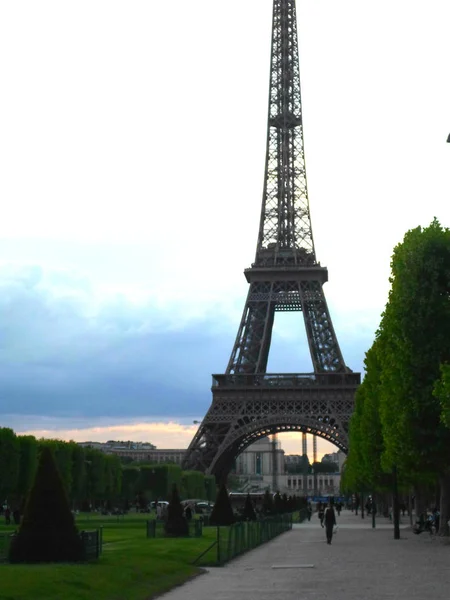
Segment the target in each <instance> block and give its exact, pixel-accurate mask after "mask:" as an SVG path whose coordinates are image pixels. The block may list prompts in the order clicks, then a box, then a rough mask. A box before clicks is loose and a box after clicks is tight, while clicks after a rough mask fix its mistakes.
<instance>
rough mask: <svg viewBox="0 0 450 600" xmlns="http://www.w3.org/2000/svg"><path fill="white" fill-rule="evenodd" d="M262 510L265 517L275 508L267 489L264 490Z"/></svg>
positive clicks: (272, 512)
mask: <svg viewBox="0 0 450 600" xmlns="http://www.w3.org/2000/svg"><path fill="white" fill-rule="evenodd" d="M262 510H263V513H264V515H265V516H266V517H269V516H271V515H273V514H274V510H275V508H274V504H273V496H272V494H271V493H270V492H269V490H266V491H265V492H264V498H263V505H262Z"/></svg>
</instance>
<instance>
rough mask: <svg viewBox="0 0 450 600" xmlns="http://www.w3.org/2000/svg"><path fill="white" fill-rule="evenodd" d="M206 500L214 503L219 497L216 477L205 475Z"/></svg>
mask: <svg viewBox="0 0 450 600" xmlns="http://www.w3.org/2000/svg"><path fill="white" fill-rule="evenodd" d="M204 483H205V498H206V500H208V502H212V501H213V500H214V498H215V497H216V495H217V484H216V478H215V477H214V475H205V477H204Z"/></svg>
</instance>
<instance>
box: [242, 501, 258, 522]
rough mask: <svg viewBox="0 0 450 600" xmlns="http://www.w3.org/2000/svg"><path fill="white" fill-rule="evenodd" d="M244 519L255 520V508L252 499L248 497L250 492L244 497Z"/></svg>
mask: <svg viewBox="0 0 450 600" xmlns="http://www.w3.org/2000/svg"><path fill="white" fill-rule="evenodd" d="M244 519H245V520H246V521H256V513H255V508H254V506H253V502H252V499H251V498H250V494H247V497H246V499H245V506H244Z"/></svg>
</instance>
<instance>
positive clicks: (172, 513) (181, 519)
mask: <svg viewBox="0 0 450 600" xmlns="http://www.w3.org/2000/svg"><path fill="white" fill-rule="evenodd" d="M164 527H165V531H166V534H167V535H170V536H173V537H183V536H188V535H189V523H188V522H187V519H186V518H185V516H184V514H183V507H182V506H181V502H180V496H179V495H178V489H177V486H176V485H175V484H174V486H173V488H172V495H171V497H170V501H169V506H168V509H167V520H166V522H165V526H164Z"/></svg>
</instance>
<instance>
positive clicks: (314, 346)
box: [184, 0, 360, 479]
mask: <svg viewBox="0 0 450 600" xmlns="http://www.w3.org/2000/svg"><path fill="white" fill-rule="evenodd" d="M271 54H272V56H271V71H270V93H269V114H268V128H267V129H268V133H267V155H266V168H265V178H264V191H263V200H262V208H261V219H260V226H259V233H258V242H257V247H256V256H255V260H254V262H253V264H252V266H251V267H250V268H248V269H246V270H245V277H246V279H247V281H248V283H249V284H250V285H249V291H248V296H247V300H246V303H245V308H244V312H243V315H242V319H241V323H240V326H239V330H238V334H237V337H236V341H235V344H234V347H233V350H232V352H231V357H230V360H229V362H228V366H227V369H226V373H225V374H224V375H215V376H213V387H212V392H213V402H212V405H211V407H210V409H209V410H208V413H207V414H206V416H205V418H204V419H203V421H202V423H201V425H200V427H199V429H198V431H197V434H196V435H195V437H194V439H193V440H192V442H191V444H190V446H189V448H188V451H187V453H186V456H185V460H184V466H185V468H191V469H198V470H202V471H205V472H208V473H213V474H215V475H216V477H217V478H218V479H222V478H224V477H225V476H226V475H227V473H228V471H229V470H230V468H231V466H232V464H233V461H234V459H235V457H236V456H237V455H238V454H239V453H240V452H242V451H243V450H244V449H245V448H246V447H247V446H248V445H249V444H251V443H252V442H254V441H256V439H258V438H259V437H261V436H265V435H269V434H273V433H279V432H282V431H292V430H295V431H302V432H308V433H311V434H315V435H319V436H322V437H325V438H326V439H328V440H330V441H331V442H333V443H334V444H335V445H336V446H338V447H339V448H341V449H342V450H344V451H347V448H348V423H349V419H350V416H351V413H352V411H353V402H354V393H355V390H356V388H357V386H358V385H359V383H360V374H359V373H352V372H351V370H350V369H349V368H348V367H346V365H345V362H344V359H343V357H342V353H341V350H340V348H339V344H338V341H337V338H336V334H335V331H334V328H333V324H332V321H331V317H330V313H329V311H328V307H327V303H326V300H325V295H324V292H323V284H324V283H325V282H326V281H327V280H328V271H327V269H326V267H322V266H321V265H320V263H319V262H317V260H316V252H315V248H314V240H313V234H312V228H311V218H310V210H309V201H308V190H307V182H306V169H305V155H304V143H303V115H302V102H301V89H300V69H299V55H298V38H297V18H296V7H295V0H274V5H273V27H272V53H271ZM276 311H299V312H302V313H303V318H304V323H305V327H306V333H307V338H308V343H309V349H310V353H311V359H312V363H313V368H314V372H313V373H310V374H267V373H266V368H267V361H268V356H269V350H270V343H271V337H272V329H273V323H274V318H275V312H276Z"/></svg>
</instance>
